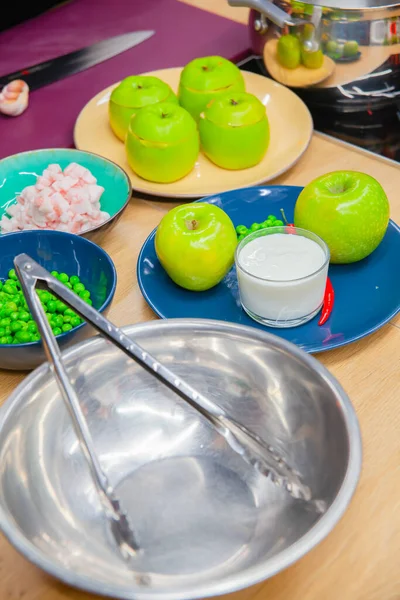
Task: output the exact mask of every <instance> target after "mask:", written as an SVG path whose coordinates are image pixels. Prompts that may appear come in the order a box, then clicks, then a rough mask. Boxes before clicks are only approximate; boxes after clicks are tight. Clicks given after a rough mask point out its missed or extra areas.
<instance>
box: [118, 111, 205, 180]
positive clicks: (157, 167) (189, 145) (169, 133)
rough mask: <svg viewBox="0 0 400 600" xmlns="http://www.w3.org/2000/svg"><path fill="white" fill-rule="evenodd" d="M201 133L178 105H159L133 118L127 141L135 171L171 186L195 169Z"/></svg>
mask: <svg viewBox="0 0 400 600" xmlns="http://www.w3.org/2000/svg"><path fill="white" fill-rule="evenodd" d="M199 146H200V143H199V132H198V130H197V125H196V123H195V121H194V119H193V118H192V117H191V116H190V114H189V113H188V112H187V111H186V110H185V109H184V108H182V107H181V106H179V105H178V104H174V103H172V102H159V103H158V104H153V105H150V106H146V107H145V108H142V109H141V110H140V111H138V112H137V113H136V115H135V116H134V117H132V119H131V121H130V123H129V128H128V132H127V135H126V141H125V150H126V155H127V158H128V163H129V166H130V167H131V169H132V170H133V171H134V172H135V173H136V174H137V175H139V177H142V178H143V179H147V180H148V181H155V182H157V183H171V182H172V181H177V180H178V179H182V177H185V175H187V174H188V173H190V171H191V170H192V169H193V167H194V165H195V163H196V160H197V157H198V154H199Z"/></svg>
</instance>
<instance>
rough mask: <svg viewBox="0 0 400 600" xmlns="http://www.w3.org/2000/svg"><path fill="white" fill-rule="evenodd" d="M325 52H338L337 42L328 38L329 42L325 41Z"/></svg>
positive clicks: (334, 53)
mask: <svg viewBox="0 0 400 600" xmlns="http://www.w3.org/2000/svg"><path fill="white" fill-rule="evenodd" d="M326 52H327V54H332V55H336V54H338V52H339V46H338V43H337V42H336V41H335V40H329V42H327V43H326Z"/></svg>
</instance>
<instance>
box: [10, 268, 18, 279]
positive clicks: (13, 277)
mask: <svg viewBox="0 0 400 600" xmlns="http://www.w3.org/2000/svg"><path fill="white" fill-rule="evenodd" d="M8 277H9V279H15V280H18V276H17V274H16V272H15V269H10V271H8Z"/></svg>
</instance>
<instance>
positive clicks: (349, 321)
mask: <svg viewBox="0 0 400 600" xmlns="http://www.w3.org/2000/svg"><path fill="white" fill-rule="evenodd" d="M302 189H303V188H301V187H298V186H281V185H276V186H265V187H251V188H245V189H241V190H234V191H230V192H225V193H223V194H218V195H217V196H210V197H208V198H207V199H202V200H201V201H202V202H210V203H212V204H216V205H217V206H219V207H221V208H222V209H223V210H224V211H225V212H227V213H228V215H229V216H230V217H231V219H232V221H233V223H234V225H235V226H237V225H239V224H245V225H248V226H250V225H251V223H254V222H260V221H262V220H264V219H265V218H266V217H267V216H268V214H274V215H276V216H277V217H278V218H279V215H280V209H281V208H283V209H284V211H285V214H286V216H287V218H288V220H289V222H291V221H292V220H293V212H294V205H295V202H296V200H297V197H298V195H299V193H300V192H301V190H302ZM155 232H156V230H154V231H152V233H151V234H150V235H149V237H148V238H147V240H146V242H145V243H144V245H143V247H142V250H141V252H140V255H139V259H138V265H137V276H138V281H139V286H140V289H141V291H142V294H143V296H144V297H145V299H146V301H147V302H148V304H149V305H150V307H151V308H152V309H153V311H154V312H155V313H156V314H157V315H158V316H159V317H161V318H163V319H166V318H174V317H181V318H183V317H186V318H193V319H194V318H196V319H197V318H204V319H219V320H220V321H231V322H233V323H239V324H241V325H250V326H252V327H256V328H257V329H264V330H266V331H269V332H270V333H273V334H275V335H278V336H280V337H283V338H284V339H286V340H289V341H290V342H292V343H294V344H297V346H300V348H302V349H303V350H305V351H306V352H322V351H324V350H330V349H331V348H337V347H338V346H344V345H345V344H350V343H351V342H354V341H356V340H358V339H360V338H362V337H364V336H366V335H369V334H370V333H373V332H374V331H376V330H377V329H379V328H380V327H382V325H384V324H385V323H387V322H388V321H390V320H391V319H392V318H393V317H394V316H395V315H396V314H397V313H398V312H399V309H400V277H398V276H396V273H398V270H399V256H400V228H399V227H398V226H397V225H396V224H395V223H393V221H390V223H389V227H388V230H387V232H386V235H385V237H384V239H383V241H382V243H381V244H380V245H379V247H378V248H377V249H376V250H375V252H373V253H372V254H371V255H370V256H368V257H367V258H365V259H364V260H362V261H360V262H359V263H354V264H350V265H331V266H330V268H329V276H330V278H331V281H332V284H333V287H334V290H335V305H334V309H333V312H332V315H331V317H330V318H329V320H328V321H327V322H326V323H325V325H323V326H322V327H320V326H318V318H319V315H317V317H315V318H314V319H312V320H311V321H309V322H308V323H306V324H305V325H301V326H299V327H293V328H290V329H277V328H270V327H265V326H263V325H259V324H258V323H256V322H255V321H253V320H252V319H250V317H248V316H247V315H246V313H245V312H244V311H243V310H242V308H241V306H240V300H239V291H238V285H237V280H236V272H235V269H234V268H233V269H232V270H231V271H230V272H229V273H228V275H227V276H226V277H225V279H224V280H223V281H222V282H221V283H220V284H219V285H217V286H216V287H215V288H213V289H211V290H208V291H206V292H190V291H188V290H184V289H183V288H180V287H179V286H177V285H176V284H175V283H174V282H173V281H172V280H171V279H170V278H169V277H168V275H167V274H166V272H165V271H164V269H163V268H162V267H161V265H160V263H159V261H158V259H157V256H156V252H155V249H154V236H155Z"/></svg>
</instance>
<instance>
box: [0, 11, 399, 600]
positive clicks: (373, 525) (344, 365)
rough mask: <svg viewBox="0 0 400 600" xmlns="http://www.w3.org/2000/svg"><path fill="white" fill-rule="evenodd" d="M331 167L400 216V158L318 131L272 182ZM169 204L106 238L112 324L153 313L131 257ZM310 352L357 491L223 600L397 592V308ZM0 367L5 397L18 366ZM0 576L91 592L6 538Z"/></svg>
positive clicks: (11, 591) (350, 598) (5, 597)
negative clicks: (374, 186) (351, 456)
mask: <svg viewBox="0 0 400 600" xmlns="http://www.w3.org/2000/svg"><path fill="white" fill-rule="evenodd" d="M185 1H189V0H185ZM190 1H191V2H192V3H193V4H195V5H197V6H201V5H204V7H205V8H208V9H209V10H211V9H213V8H215V12H218V13H219V14H226V15H227V16H229V15H233V14H234V18H237V19H238V20H240V19H241V20H243V21H245V19H246V18H247V17H246V15H247V13H246V11H245V10H242V9H240V10H239V13H233V11H234V10H237V9H231V8H230V7H228V6H227V4H226V2H225V0H212V1H210V0H190ZM239 14H240V15H241V16H240V18H239V17H238V15H239ZM336 169H354V170H359V171H365V172H366V173H369V174H370V175H372V176H374V177H376V178H377V179H378V180H379V181H380V182H381V183H382V185H383V187H384V188H385V190H386V192H387V194H388V196H389V199H390V203H391V217H392V219H394V220H395V221H397V222H400V196H399V193H398V189H399V184H400V168H399V165H398V164H397V163H394V162H391V161H387V160H385V159H380V158H378V157H377V156H375V155H373V154H370V153H367V152H364V151H362V150H358V149H356V148H355V147H353V146H349V145H347V144H343V143H341V142H338V141H335V140H333V139H331V138H328V137H326V136H323V135H320V134H314V136H313V139H312V142H311V145H310V147H309V149H308V150H307V152H306V153H305V155H304V156H303V157H302V159H301V160H300V161H299V163H298V164H297V165H296V166H295V167H293V168H292V169H291V170H290V171H289V172H288V173H286V174H284V175H282V176H281V177H279V178H278V179H276V180H275V181H274V182H273V183H285V184H293V185H304V184H306V183H308V182H309V181H310V180H311V179H313V178H314V177H317V176H318V175H320V174H322V173H324V172H326V171H328V170H336ZM171 206H172V204H171V203H166V202H160V201H157V202H152V201H149V200H143V199H140V198H137V197H135V198H134V199H133V200H132V202H131V203H130V205H129V206H128V208H127V209H126V212H125V213H124V216H123V218H122V219H121V221H120V222H119V223H118V225H117V227H116V228H115V229H114V230H113V231H112V232H111V233H110V236H109V238H108V239H107V241H106V242H105V243H104V248H105V250H106V251H107V252H108V253H109V254H110V255H111V257H112V259H113V260H114V262H115V265H116V267H117V269H118V273H119V282H118V287H117V292H116V296H115V300H114V303H113V306H112V309H111V311H110V318H111V320H113V321H114V322H115V323H116V324H117V325H126V324H129V323H135V322H139V321H146V320H150V319H154V318H155V317H154V315H153V314H152V312H151V310H150V309H149V308H148V307H147V305H146V304H145V301H144V300H143V298H142V296H141V293H140V291H139V288H138V285H137V281H136V275H135V264H136V259H137V256H138V253H139V250H140V247H141V245H142V243H143V242H144V240H145V239H146V237H147V235H148V233H149V232H150V231H151V230H152V229H153V228H154V227H155V226H156V225H157V224H158V223H159V221H160V218H161V217H162V215H163V214H164V213H165V212H166V211H167V210H169V208H171ZM393 275H394V276H396V274H395V273H394V274H393ZM397 276H398V274H397ZM317 358H318V359H319V360H320V361H321V362H322V363H323V364H324V365H325V366H326V367H327V368H328V369H329V370H330V371H331V372H332V373H333V375H334V376H335V377H337V379H338V380H339V381H340V383H341V384H342V385H343V387H344V388H345V389H346V391H347V392H348V394H349V396H350V398H351V400H352V402H353V404H354V406H355V408H356V411H357V414H358V417H359V420H360V425H361V430H362V436H363V444H364V459H363V471H362V476H361V480H360V484H359V486H358V489H357V492H356V494H355V497H354V499H353V501H352V503H351V505H350V507H349V509H348V510H347V512H346V513H345V515H344V517H343V518H342V520H341V521H340V523H339V524H338V525H337V527H336V528H335V529H334V531H333V532H332V533H331V534H330V535H329V536H328V537H327V538H326V539H325V540H324V541H323V542H322V543H321V544H320V545H319V546H318V547H317V548H315V549H314V550H312V551H311V552H310V553H309V554H308V555H307V556H305V557H304V558H303V559H301V560H300V561H299V562H297V563H296V564H295V565H293V566H292V567H290V568H289V569H286V570H285V571H284V572H282V573H280V574H278V575H276V576H275V577H273V578H272V579H270V580H268V581H266V582H264V583H262V584H260V585H258V586H255V587H252V588H249V589H247V590H244V591H242V592H238V593H236V594H232V595H230V596H226V597H225V600H267V599H268V600H321V598H323V599H324V600H337V599H338V598H340V600H399V599H400V570H399V566H398V563H399V560H398V557H399V551H400V501H399V495H400V494H399V493H400V466H399V465H400V436H399V431H400V411H399V401H398V397H399V389H400V316H399V315H398V316H397V317H396V318H395V319H394V320H393V321H392V322H391V323H390V324H388V325H386V326H385V327H383V328H382V329H380V330H379V331H378V332H377V333H375V334H373V335H372V336H370V337H368V338H365V339H363V340H361V341H359V342H357V343H354V344H351V345H349V346H345V347H343V348H339V349H337V350H333V351H330V352H326V353H323V354H320V355H317ZM0 375H1V383H2V385H1V391H0V402H3V401H4V400H5V399H6V398H7V396H8V395H9V393H10V392H11V390H12V389H13V388H14V387H15V386H16V385H17V384H18V383H19V382H20V381H22V379H23V374H22V373H12V372H6V371H3V372H0ZM0 575H1V576H0V599H1V600H62V599H64V600H91V599H93V600H94V597H93V596H89V595H87V594H85V593H83V592H80V591H77V590H73V589H71V588H68V587H66V586H64V585H63V584H61V583H59V582H58V581H56V580H53V579H52V578H50V577H48V576H47V575H46V574H45V573H43V572H42V571H40V570H39V569H37V568H36V567H34V566H33V565H31V564H30V563H29V562H27V561H26V560H25V559H24V558H22V557H21V556H20V555H19V554H18V553H17V552H16V551H15V550H14V549H13V547H12V546H10V545H9V543H8V542H7V541H6V540H5V539H4V538H0Z"/></svg>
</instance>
